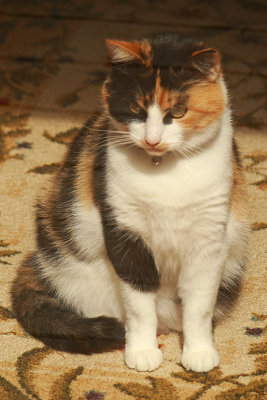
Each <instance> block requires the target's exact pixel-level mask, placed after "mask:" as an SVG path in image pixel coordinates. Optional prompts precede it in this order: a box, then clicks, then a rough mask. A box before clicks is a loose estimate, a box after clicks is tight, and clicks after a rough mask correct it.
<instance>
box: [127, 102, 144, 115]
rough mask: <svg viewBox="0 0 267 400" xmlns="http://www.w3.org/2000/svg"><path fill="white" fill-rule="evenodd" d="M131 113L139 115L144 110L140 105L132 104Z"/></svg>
mask: <svg viewBox="0 0 267 400" xmlns="http://www.w3.org/2000/svg"><path fill="white" fill-rule="evenodd" d="M129 108H130V111H131V112H132V113H134V114H139V113H140V112H141V111H142V110H143V109H142V107H140V106H139V105H138V104H135V103H132V104H130V107H129Z"/></svg>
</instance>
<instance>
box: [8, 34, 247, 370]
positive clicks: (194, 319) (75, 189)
mask: <svg viewBox="0 0 267 400" xmlns="http://www.w3.org/2000/svg"><path fill="white" fill-rule="evenodd" d="M106 44H107V49H108V52H109V56H110V64H111V72H110V73H109V75H108V77H107V78H106V80H105V81H104V84H103V87H102V92H101V93H102V107H101V108H99V110H97V111H96V112H95V113H94V114H93V115H92V116H91V117H90V118H89V119H88V121H87V122H86V123H85V125H84V127H83V128H82V129H81V131H80V132H79V133H78V134H77V135H76V136H75V137H74V139H73V140H72V143H71V144H70V146H69V148H68V152H67V154H66V156H65V159H64V160H63V162H62V164H61V166H60V168H59V170H58V171H57V173H56V174H55V177H54V178H53V181H52V183H51V187H50V188H49V190H48V191H47V194H46V196H43V197H41V198H40V199H39V201H38V203H37V206H36V250H35V251H34V252H33V253H32V254H30V255H28V257H27V258H26V260H25V261H24V262H23V263H22V265H21V266H20V267H19V269H18V274H17V277H16V279H15V280H14V283H13V286H12V290H11V295H12V302H13V310H14V313H15V315H16V317H17V319H18V321H19V322H20V323H21V325H22V326H23V327H24V328H25V330H27V331H28V332H29V333H30V334H31V335H33V336H34V337H36V338H38V339H40V340H42V341H43V342H44V343H45V344H46V345H49V346H51V347H53V348H54V349H58V350H64V351H68V352H78V353H84V354H91V353H97V352H103V351H111V350H114V349H118V348H121V347H122V345H123V342H124V341H125V363H126V365H127V366H128V367H129V368H133V369H136V370H138V371H152V370H155V369H156V368H158V367H159V366H160V364H161V363H162V361H163V356H162V352H161V350H160V349H159V348H158V343H157V333H159V332H167V331H169V330H178V331H179V330H183V337H184V341H183V351H182V357H181V363H182V365H183V366H184V368H186V369H188V370H193V371H197V372H204V371H209V370H211V369H213V368H214V367H216V366H217V365H218V363H219V355H218V352H217V350H216V348H215V345H214V343H213V338H212V331H213V323H214V321H217V320H218V319H219V318H220V317H222V316H223V315H225V314H226V313H227V312H228V311H229V310H230V308H231V306H232V304H233V303H234V301H235V299H236V298H237V295H238V292H239V289H240V286H241V281H242V275H243V270H244V265H245V261H246V253H247V247H248V246H247V242H248V235H249V229H248V222H247V220H246V207H245V202H246V201H245V193H244V189H243V187H244V178H243V173H242V166H241V163H240V157H239V152H238V148H237V145H236V143H235V141H234V139H233V132H232V122H231V108H230V105H229V99H228V94H227V88H226V85H225V83H224V79H223V73H222V68H221V60H220V54H219V52H218V51H217V50H215V49H213V48H209V47H207V46H206V45H205V44H204V43H203V42H201V41H199V40H195V39H191V38H186V37H183V36H181V35H180V34H178V33H176V32H165V33H158V34H152V35H150V36H147V37H145V38H141V39H138V40H131V41H126V40H115V39H109V40H107V41H106Z"/></svg>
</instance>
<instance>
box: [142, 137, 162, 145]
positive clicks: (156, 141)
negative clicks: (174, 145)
mask: <svg viewBox="0 0 267 400" xmlns="http://www.w3.org/2000/svg"><path fill="white" fill-rule="evenodd" d="M145 142H146V144H147V145H148V146H149V147H156V146H157V145H158V144H159V143H160V140H159V139H156V138H154V139H152V138H149V139H148V138H146V139H145Z"/></svg>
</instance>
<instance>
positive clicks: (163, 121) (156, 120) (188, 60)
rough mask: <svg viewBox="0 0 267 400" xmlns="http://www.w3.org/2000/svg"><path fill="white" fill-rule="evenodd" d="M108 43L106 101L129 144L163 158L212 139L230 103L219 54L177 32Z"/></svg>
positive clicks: (114, 120) (116, 125) (115, 122)
mask: <svg viewBox="0 0 267 400" xmlns="http://www.w3.org/2000/svg"><path fill="white" fill-rule="evenodd" d="M106 44H107V48H108V51H109V54H110V59H111V64H112V69H111V73H110V75H109V76H108V78H107V80H106V81H105V83H104V85H103V90H102V95H103V102H104V105H105V106H106V108H107V110H108V113H109V114H110V116H111V119H112V121H113V123H114V124H115V127H116V129H117V130H118V131H120V132H122V133H121V134H122V135H124V136H125V137H127V140H129V142H132V143H135V144H136V145H137V146H139V147H142V148H143V149H144V150H145V151H146V152H147V153H148V154H150V155H163V154H164V153H166V152H171V151H178V152H179V151H180V152H183V151H184V150H185V149H190V148H194V147H199V146H200V144H201V143H203V142H205V141H206V140H208V138H209V137H210V132H211V129H210V128H211V127H212V126H214V125H215V124H216V123H218V121H219V119H220V117H221V115H222V113H223V111H224V109H225V105H226V95H225V93H226V92H225V87H224V84H223V80H222V73H221V63H220V55H219V53H218V51H217V50H215V49H212V48H209V47H206V46H205V45H204V44H203V42H199V41H196V40H193V39H189V38H183V37H181V36H180V35H178V34H176V33H165V34H159V35H153V36H151V37H148V38H145V39H142V40H134V41H130V42H128V41H122V40H107V42H106Z"/></svg>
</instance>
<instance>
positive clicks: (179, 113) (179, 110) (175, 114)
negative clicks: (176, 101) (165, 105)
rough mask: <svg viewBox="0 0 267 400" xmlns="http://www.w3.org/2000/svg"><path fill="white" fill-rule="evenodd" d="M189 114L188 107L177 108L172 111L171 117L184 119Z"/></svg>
mask: <svg viewBox="0 0 267 400" xmlns="http://www.w3.org/2000/svg"><path fill="white" fill-rule="evenodd" d="M186 113H187V108H186V107H180V108H176V109H174V110H172V111H171V116H172V117H173V118H182V117H183V116H184V115H185V114H186Z"/></svg>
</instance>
